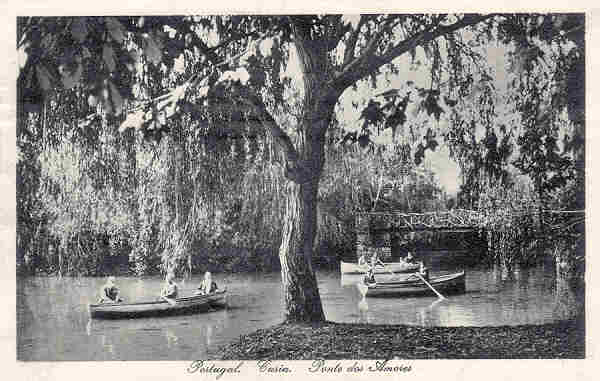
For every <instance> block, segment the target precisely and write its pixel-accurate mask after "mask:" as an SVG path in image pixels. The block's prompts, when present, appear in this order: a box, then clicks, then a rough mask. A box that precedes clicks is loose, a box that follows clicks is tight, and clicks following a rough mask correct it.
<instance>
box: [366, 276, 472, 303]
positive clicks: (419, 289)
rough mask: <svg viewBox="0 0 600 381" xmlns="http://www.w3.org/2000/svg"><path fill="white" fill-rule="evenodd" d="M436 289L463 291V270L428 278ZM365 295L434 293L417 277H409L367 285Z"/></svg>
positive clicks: (447, 291)
mask: <svg viewBox="0 0 600 381" xmlns="http://www.w3.org/2000/svg"><path fill="white" fill-rule="evenodd" d="M428 282H429V284H431V285H432V286H433V287H434V288H435V289H436V290H437V291H439V292H442V293H445V294H449V293H460V292H464V291H465V272H464V271H461V272H459V273H454V274H446V275H440V276H436V277H431V278H430V279H429V280H428ZM368 287H369V288H368V290H367V294H366V296H371V297H385V296H388V297H394V296H413V295H435V294H434V292H433V291H432V290H431V288H429V286H428V285H426V284H425V283H424V282H423V281H422V280H421V279H419V278H418V277H416V276H415V277H414V278H413V277H411V279H406V280H402V281H397V282H378V283H373V284H369V285H368Z"/></svg>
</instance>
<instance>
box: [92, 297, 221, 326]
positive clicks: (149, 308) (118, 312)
mask: <svg viewBox="0 0 600 381" xmlns="http://www.w3.org/2000/svg"><path fill="white" fill-rule="evenodd" d="M226 292H227V291H225V290H223V291H217V292H214V293H212V294H208V295H194V296H187V297H182V298H177V299H175V302H172V301H171V302H168V301H166V300H160V301H152V302H139V303H102V304H90V305H88V310H89V312H90V316H91V317H92V318H98V319H125V318H138V317H148V316H163V315H182V314H187V313H193V312H201V311H207V310H209V309H210V308H211V307H220V306H223V305H225V303H226V301H225V295H226Z"/></svg>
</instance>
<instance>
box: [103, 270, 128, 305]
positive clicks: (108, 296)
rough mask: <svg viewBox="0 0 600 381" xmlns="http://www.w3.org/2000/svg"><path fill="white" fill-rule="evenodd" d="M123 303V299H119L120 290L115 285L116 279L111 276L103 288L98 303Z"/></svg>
mask: <svg viewBox="0 0 600 381" xmlns="http://www.w3.org/2000/svg"><path fill="white" fill-rule="evenodd" d="M122 301H123V299H121V298H120V297H119V288H118V287H117V286H116V285H115V277H114V276H109V277H108V279H107V280H106V284H104V286H102V290H101V291H100V301H99V302H98V303H118V302H122Z"/></svg>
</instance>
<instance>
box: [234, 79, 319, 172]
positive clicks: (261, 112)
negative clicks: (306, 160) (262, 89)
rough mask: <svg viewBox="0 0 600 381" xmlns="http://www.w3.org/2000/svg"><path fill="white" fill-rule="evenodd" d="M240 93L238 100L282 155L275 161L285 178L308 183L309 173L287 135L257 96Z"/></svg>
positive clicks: (245, 92)
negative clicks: (279, 165)
mask: <svg viewBox="0 0 600 381" xmlns="http://www.w3.org/2000/svg"><path fill="white" fill-rule="evenodd" d="M241 93H242V95H241V96H239V97H238V100H239V101H241V102H242V103H244V104H245V105H246V106H249V107H250V108H251V109H252V111H253V112H254V114H255V115H256V116H257V118H258V120H259V121H260V123H261V124H262V126H263V127H264V129H265V130H266V131H267V132H268V133H269V134H270V135H271V137H272V138H273V141H274V142H275V143H276V144H277V147H278V148H279V151H280V152H281V153H282V155H278V158H277V159H278V161H279V162H280V164H281V165H282V166H283V167H284V169H285V175H286V177H287V178H289V179H290V180H292V181H294V182H297V183H303V182H306V181H308V180H309V179H310V178H311V171H309V170H308V169H306V167H305V166H304V165H303V163H302V160H301V159H300V156H299V155H298V152H297V151H296V148H295V147H294V144H293V143H292V140H291V139H290V137H289V135H288V134H287V133H286V132H285V131H283V130H282V129H281V127H279V125H278V124H277V122H276V121H275V119H274V118H273V116H272V115H271V114H270V113H269V111H268V110H267V107H266V105H265V104H264V102H263V100H262V99H261V97H260V96H258V95H257V94H250V93H249V91H248V90H247V89H243V90H242V92H241Z"/></svg>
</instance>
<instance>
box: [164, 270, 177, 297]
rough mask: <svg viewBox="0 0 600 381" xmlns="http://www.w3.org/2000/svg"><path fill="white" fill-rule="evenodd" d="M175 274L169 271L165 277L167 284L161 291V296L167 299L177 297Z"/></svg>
mask: <svg viewBox="0 0 600 381" xmlns="http://www.w3.org/2000/svg"><path fill="white" fill-rule="evenodd" d="M174 279H175V276H174V275H173V273H168V274H167V277H166V278H165V285H164V286H163V288H162V290H161V291H160V297H161V298H166V299H175V298H177V284H176V283H175V280H174Z"/></svg>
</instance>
